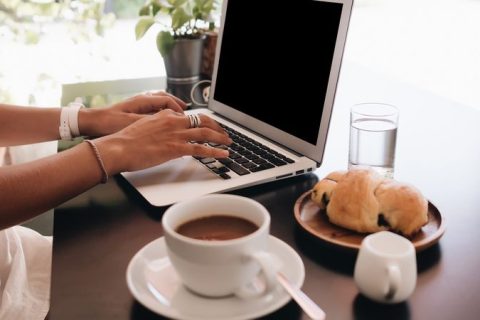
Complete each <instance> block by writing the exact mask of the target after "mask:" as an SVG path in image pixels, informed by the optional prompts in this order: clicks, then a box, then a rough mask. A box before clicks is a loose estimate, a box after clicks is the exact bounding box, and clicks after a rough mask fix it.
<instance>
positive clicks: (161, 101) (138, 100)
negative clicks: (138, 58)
mask: <svg viewBox="0 0 480 320" xmlns="http://www.w3.org/2000/svg"><path fill="white" fill-rule="evenodd" d="M186 107H187V105H186V104H185V102H183V101H182V100H180V99H179V98H177V97H175V96H173V95H171V94H168V93H166V92H161V91H159V92H155V93H150V92H149V93H146V94H140V95H136V96H134V97H131V98H128V99H126V100H124V101H121V102H118V103H116V104H114V105H112V106H110V107H106V108H85V109H81V110H80V112H79V115H78V126H79V129H80V134H81V135H85V136H91V137H100V136H104V135H108V134H111V133H114V132H117V131H119V130H121V129H123V128H125V127H127V126H128V125H130V124H132V123H133V122H135V121H137V120H139V119H141V118H143V117H146V116H149V115H152V114H155V113H157V112H159V111H161V110H164V109H171V110H173V111H175V112H180V113H183V110H185V109H186Z"/></svg>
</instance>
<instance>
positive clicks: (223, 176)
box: [219, 173, 232, 180]
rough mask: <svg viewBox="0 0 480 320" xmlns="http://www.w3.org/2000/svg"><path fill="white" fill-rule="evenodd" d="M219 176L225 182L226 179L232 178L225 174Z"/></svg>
mask: <svg viewBox="0 0 480 320" xmlns="http://www.w3.org/2000/svg"><path fill="white" fill-rule="evenodd" d="M219 176H220V177H222V178H223V179H225V180H228V179H231V178H232V177H230V176H229V175H228V174H227V173H220V174H219Z"/></svg>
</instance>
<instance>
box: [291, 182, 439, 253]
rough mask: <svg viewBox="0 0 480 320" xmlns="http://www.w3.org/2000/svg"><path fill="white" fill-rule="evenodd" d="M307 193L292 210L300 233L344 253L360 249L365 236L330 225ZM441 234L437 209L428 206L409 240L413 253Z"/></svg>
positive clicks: (323, 213) (430, 244)
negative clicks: (422, 221)
mask: <svg viewBox="0 0 480 320" xmlns="http://www.w3.org/2000/svg"><path fill="white" fill-rule="evenodd" d="M310 193H311V190H310V191H307V192H305V193H304V194H302V195H301V196H300V197H299V198H298V199H297V201H296V202H295V206H294V213H295V219H296V220H297V223H298V224H299V225H300V227H301V228H302V229H304V230H305V231H307V232H308V233H310V234H311V235H312V236H314V237H316V238H318V239H320V240H322V241H325V242H326V243H328V244H331V245H334V246H338V247H342V248H345V249H350V250H355V251H357V250H358V249H360V244H361V243H362V240H363V238H365V236H367V234H362V233H358V232H355V231H351V230H347V229H344V228H342V227H338V226H336V225H333V224H332V223H330V222H329V221H328V218H327V215H326V214H325V212H324V211H323V210H321V209H320V208H319V207H318V206H317V205H316V204H315V203H314V202H313V201H312V200H311V199H310ZM444 232H445V221H444V219H443V218H442V215H441V214H440V212H439V211H438V209H437V208H436V207H435V206H434V205H433V204H432V203H430V202H428V223H427V224H426V225H425V226H423V227H422V229H421V230H420V232H418V233H417V234H416V235H415V237H414V238H413V239H411V241H412V243H413V245H414V247H415V249H416V250H417V252H419V251H422V250H424V249H427V248H428V247H430V246H432V245H434V244H435V243H437V242H438V240H439V239H440V237H441V236H442V235H443V233H444Z"/></svg>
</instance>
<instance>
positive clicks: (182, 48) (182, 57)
mask: <svg viewBox="0 0 480 320" xmlns="http://www.w3.org/2000/svg"><path fill="white" fill-rule="evenodd" d="M204 38H205V37H202V38H200V39H177V40H175V42H174V45H173V48H172V50H171V51H170V53H169V54H167V55H165V56H164V57H163V60H164V63H165V70H166V71H167V81H168V82H171V83H194V82H197V81H198V80H199V79H200V71H201V66H202V49H203V41H204Z"/></svg>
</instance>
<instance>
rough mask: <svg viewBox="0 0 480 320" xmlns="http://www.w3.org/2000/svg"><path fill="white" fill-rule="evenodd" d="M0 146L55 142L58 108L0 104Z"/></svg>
mask: <svg viewBox="0 0 480 320" xmlns="http://www.w3.org/2000/svg"><path fill="white" fill-rule="evenodd" d="M0 112H1V113H0V146H8V145H10V146H12V145H21V144H30V143H37V142H42V141H51V140H57V139H59V138H60V134H59V131H58V127H59V124H60V108H34V107H17V106H11V105H4V104H0Z"/></svg>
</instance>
